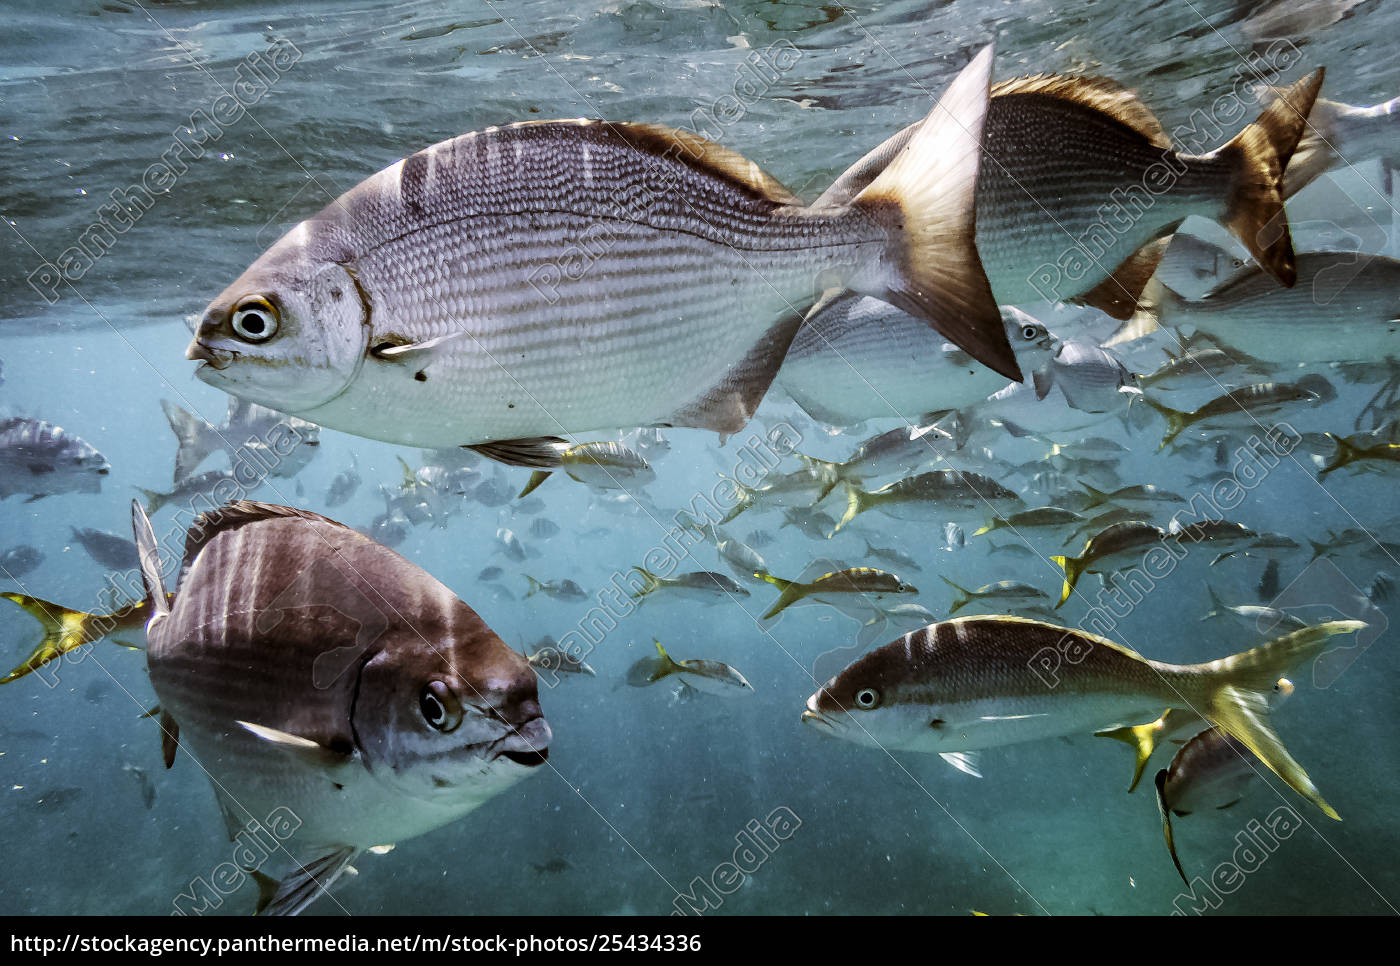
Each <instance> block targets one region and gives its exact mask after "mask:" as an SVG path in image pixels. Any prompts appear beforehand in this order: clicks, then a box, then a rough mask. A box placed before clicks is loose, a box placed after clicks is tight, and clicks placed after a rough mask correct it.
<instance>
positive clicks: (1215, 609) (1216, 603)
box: [1201, 581, 1225, 620]
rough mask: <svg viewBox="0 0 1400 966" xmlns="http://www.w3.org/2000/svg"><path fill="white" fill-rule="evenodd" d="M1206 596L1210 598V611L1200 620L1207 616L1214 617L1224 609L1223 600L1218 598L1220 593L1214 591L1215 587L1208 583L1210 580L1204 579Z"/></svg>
mask: <svg viewBox="0 0 1400 966" xmlns="http://www.w3.org/2000/svg"><path fill="white" fill-rule="evenodd" d="M1206 596H1207V597H1209V598H1210V613H1209V614H1207V615H1206V616H1205V617H1202V618H1201V620H1205V619H1206V618H1207V617H1215V616H1216V615H1217V614H1220V613H1223V612H1224V610H1225V602H1224V601H1222V600H1221V599H1220V595H1219V594H1217V593H1216V592H1215V588H1214V587H1212V586H1211V585H1210V581H1206Z"/></svg>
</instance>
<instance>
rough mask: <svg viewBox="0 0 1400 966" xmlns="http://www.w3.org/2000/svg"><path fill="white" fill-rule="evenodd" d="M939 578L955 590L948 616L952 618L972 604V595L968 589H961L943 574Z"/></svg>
mask: <svg viewBox="0 0 1400 966" xmlns="http://www.w3.org/2000/svg"><path fill="white" fill-rule="evenodd" d="M939 577H940V579H941V580H942V581H943V582H944V583H945V584H947V585H948V586H949V587H951V588H953V604H952V606H951V607H949V608H948V616H949V617H952V616H953V615H954V614H956V613H957V612H958V611H960V610H962V609H963V608H964V607H966V606H967V605H968V604H970V603H972V594H971V593H969V592H968V590H967V588H966V587H959V586H958V585H957V584H955V583H953V582H952V581H951V580H949V579H948V578H947V577H944V576H942V575H941V574H940V575H939Z"/></svg>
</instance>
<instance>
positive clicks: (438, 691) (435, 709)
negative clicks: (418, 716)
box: [418, 681, 462, 733]
mask: <svg viewBox="0 0 1400 966" xmlns="http://www.w3.org/2000/svg"><path fill="white" fill-rule="evenodd" d="M418 710H419V711H421V712H422V713H423V720H424V721H426V722H428V724H429V725H431V726H432V727H433V728H436V729H437V730H438V731H441V732H443V733H447V732H450V731H453V730H454V729H456V727H457V726H458V725H459V724H461V723H462V702H460V701H458V700H457V695H455V694H453V693H452V689H451V688H449V687H448V686H447V685H446V684H444V683H442V682H441V681H429V682H428V683H427V684H425V685H424V686H423V690H422V692H421V693H420V694H419V695H418Z"/></svg>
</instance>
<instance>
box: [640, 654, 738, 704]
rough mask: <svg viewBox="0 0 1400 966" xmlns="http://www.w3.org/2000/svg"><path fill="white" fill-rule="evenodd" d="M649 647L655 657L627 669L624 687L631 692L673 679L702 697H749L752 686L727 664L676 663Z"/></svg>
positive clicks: (694, 661) (708, 662)
mask: <svg viewBox="0 0 1400 966" xmlns="http://www.w3.org/2000/svg"><path fill="white" fill-rule="evenodd" d="M652 643H653V644H655V645H656V655H657V656H656V657H644V658H642V659H641V660H639V661H637V662H636V663H634V664H633V665H632V666H631V667H630V668H628V669H627V683H628V684H630V685H631V686H632V687H634V688H644V687H647V686H648V685H652V684H655V683H656V682H658V681H663V680H666V679H667V678H669V677H673V676H674V677H676V678H678V679H679V680H680V681H681V683H682V684H684V685H686V686H687V687H690V688H693V689H694V690H696V691H699V692H701V693H703V694H717V695H720V696H722V697H734V696H736V695H740V694H752V693H753V685H752V684H750V683H749V682H748V681H747V680H746V679H745V678H744V676H743V675H742V674H740V673H739V672H738V671H736V670H735V669H734V668H732V667H730V666H729V665H728V664H724V663H721V662H720V661H702V660H689V661H677V660H675V659H673V658H672V657H671V655H669V654H667V653H666V648H664V647H662V646H661V642H660V641H653V642H652Z"/></svg>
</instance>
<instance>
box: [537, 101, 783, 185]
mask: <svg viewBox="0 0 1400 966" xmlns="http://www.w3.org/2000/svg"><path fill="white" fill-rule="evenodd" d="M533 123H540V122H533V121H525V122H523V123H522V124H520V125H514V126H524V125H528V124H533ZM542 123H547V124H560V123H564V124H582V125H586V126H597V127H600V128H603V129H605V130H608V131H610V132H611V133H612V134H614V135H615V136H617V137H618V138H620V139H621V140H622V141H624V142H626V143H627V144H629V145H631V146H632V147H634V148H637V149H639V150H642V151H648V152H651V153H654V154H659V155H661V156H663V157H667V158H675V159H676V160H677V161H679V162H681V163H682V164H685V165H686V166H688V167H691V168H694V169H696V170H697V171H704V172H707V173H709V174H712V175H714V176H715V177H717V178H723V179H724V180H726V181H729V182H731V183H733V184H735V185H738V186H740V187H743V188H747V189H748V190H750V191H752V192H753V193H754V194H756V195H758V196H760V197H762V198H766V199H768V200H769V201H772V202H773V203H775V204H780V205H800V204H802V201H801V200H800V199H799V198H798V197H797V196H796V195H794V194H793V193H792V192H791V191H789V190H788V189H787V188H786V187H784V186H783V184H782V182H780V181H778V180H777V179H776V178H774V177H773V176H772V175H770V174H768V173H767V172H766V171H764V170H763V169H762V168H760V167H759V166H758V165H757V164H754V163H753V162H752V161H750V160H749V159H748V158H746V157H744V156H743V155H742V154H739V153H738V152H737V151H731V150H730V149H729V148H726V147H725V146H724V145H722V144H716V143H715V142H714V141H711V140H709V139H708V138H702V137H701V136H700V135H698V134H693V133H691V132H690V131H681V130H677V129H676V128H673V127H667V126H666V125H664V124H637V123H631V122H618V121H591V120H578V121H563V122H561V121H546V122H542Z"/></svg>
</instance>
